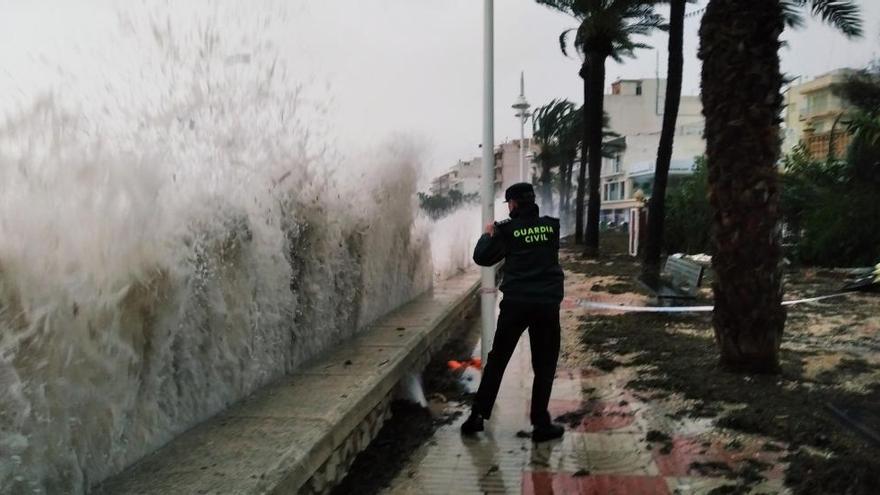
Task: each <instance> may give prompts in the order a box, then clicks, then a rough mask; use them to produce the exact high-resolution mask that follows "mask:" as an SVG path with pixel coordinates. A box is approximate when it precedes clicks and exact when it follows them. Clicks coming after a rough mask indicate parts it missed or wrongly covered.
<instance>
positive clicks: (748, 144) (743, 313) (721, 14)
mask: <svg viewBox="0 0 880 495" xmlns="http://www.w3.org/2000/svg"><path fill="white" fill-rule="evenodd" d="M803 7H809V8H810V9H811V10H812V12H813V13H814V14H816V15H818V16H819V17H821V18H823V19H824V20H825V21H827V22H829V23H830V24H832V25H834V26H836V27H838V28H839V29H840V30H841V31H843V33H844V34H846V35H848V36H858V35H860V34H861V22H860V20H859V9H858V7H857V6H856V3H855V1H854V0H761V1H749V2H743V1H742V0H710V2H709V4H708V6H707V8H706V12H705V14H704V16H703V22H702V25H701V27H700V48H699V57H700V59H701V60H702V61H703V69H702V76H701V77H702V95H703V113H704V115H705V117H706V131H705V133H706V134H705V135H706V156H707V160H708V168H709V179H708V181H709V186H708V188H709V201H710V204H711V205H712V208H713V230H714V232H713V237H714V246H715V254H714V256H713V259H712V265H713V268H714V271H715V283H714V286H713V291H714V294H715V311H714V315H713V325H714V328H715V340H716V342H717V343H718V347H719V349H720V353H721V364H722V366H724V367H726V368H728V369H734V370H741V371H747V372H773V371H776V370H778V367H779V345H780V341H781V340H782V331H783V327H784V326H785V319H786V312H785V309H784V308H783V307H782V305H781V302H782V270H781V268H780V258H781V250H780V246H779V228H778V219H779V213H780V212H779V187H778V171H777V160H778V158H779V153H780V129H779V123H780V120H779V115H780V114H781V110H782V101H783V100H782V96H781V93H780V90H781V87H782V81H783V77H782V74H781V73H780V68H779V47H780V46H781V42H780V35H781V34H782V32H783V30H784V28H785V26H786V25H789V26H797V25H799V24H801V22H802V21H801V17H800V15H799V14H800V10H801V9H802V8H803Z"/></svg>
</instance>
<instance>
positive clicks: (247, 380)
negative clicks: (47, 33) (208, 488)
mask: <svg viewBox="0 0 880 495" xmlns="http://www.w3.org/2000/svg"><path fill="white" fill-rule="evenodd" d="M144 5H146V6H147V7H144V8H147V9H149V8H152V7H150V5H152V4H151V3H150V2H147V3H145V4H144ZM164 8H165V9H166V10H167V8H168V5H165V7H164ZM213 12H214V14H212V16H211V17H210V18H208V19H200V20H199V22H197V23H188V22H189V21H186V17H185V16H184V17H183V19H184V20H178V18H177V17H175V16H172V15H171V14H170V13H169V12H165V11H161V15H157V14H156V11H149V10H148V11H146V12H141V11H135V12H134V13H131V15H130V16H127V17H125V19H124V21H125V22H123V23H122V24H121V26H122V27H121V28H120V29H121V30H122V31H124V32H123V34H122V35H120V36H119V39H113V40H110V41H108V43H106V47H107V49H108V50H119V51H122V52H124V53H123V56H118V55H117V56H114V57H111V58H112V59H114V60H116V59H125V58H131V59H132V60H133V62H132V64H133V65H132V67H131V68H130V69H129V70H128V71H126V70H125V69H120V70H119V73H116V72H114V71H113V67H105V68H104V69H105V71H107V73H106V74H104V75H107V74H110V75H111V76H112V77H107V78H106V79H101V80H100V82H101V84H100V85H99V86H100V88H98V89H95V88H92V89H84V88H80V87H79V86H77V85H76V84H71V85H60V86H59V88H58V89H57V90H56V91H54V92H53V93H49V94H46V95H44V96H42V97H40V98H37V99H35V100H32V102H31V103H24V104H22V105H21V107H20V109H19V110H18V111H16V112H13V113H10V114H8V115H7V116H6V117H5V119H4V122H3V124H2V126H0V459H2V460H3V462H0V493H8V492H12V493H18V492H28V493H82V492H85V491H87V490H88V489H89V487H91V486H93V485H94V484H96V483H98V482H99V481H101V480H102V479H104V478H106V477H107V476H110V475H113V474H115V473H117V472H119V471H120V470H121V469H123V468H124V467H125V466H127V465H129V464H131V463H132V462H134V461H135V460H137V459H138V458H140V457H142V456H143V455H145V454H146V453H148V452H150V451H152V450H154V449H156V448H157V447H159V446H161V445H162V444H164V443H165V442H167V441H169V440H170V439H172V438H173V437H174V436H175V435H177V434H179V433H180V432H182V431H184V430H186V429H187V428H189V427H191V426H193V425H194V424H196V423H198V422H199V421H202V420H204V419H206V418H207V417H210V416H211V415H213V414H215V413H217V412H219V411H220V410H222V409H224V408H225V407H227V406H228V405H230V404H231V403H233V402H235V401H236V400H238V399H240V398H242V397H243V396H245V395H247V394H248V393H250V392H252V391H253V390H255V389H256V388H258V387H260V386H261V385H264V384H266V383H268V382H269V381H271V380H273V379H275V378H277V377H279V376H280V375H281V374H283V373H285V372H289V371H291V370H294V369H296V368H297V367H298V366H300V365H301V364H302V363H303V362H304V361H305V360H307V359H309V358H311V357H312V356H315V355H316V354H317V353H318V352H320V351H321V350H323V349H326V348H327V347H328V346H330V345H332V344H333V343H335V342H339V341H341V340H343V339H345V338H347V337H350V336H351V335H352V334H353V333H354V332H356V331H357V329H359V328H362V327H363V326H364V325H365V324H367V323H369V322H370V321H371V320H373V319H375V318H376V317H378V316H379V315H381V314H382V313H384V312H386V311H387V310H389V309H391V308H393V307H395V306H397V305H399V304H401V303H402V302H404V301H406V300H408V299H410V298H412V297H414V296H416V295H418V294H419V293H420V292H422V291H424V290H426V289H427V288H428V287H429V286H430V283H431V275H432V274H431V270H432V269H431V260H430V254H429V253H430V250H429V248H428V238H427V235H428V232H427V229H426V228H425V226H424V224H421V223H420V222H419V221H417V220H416V219H415V212H414V206H413V197H414V192H415V184H416V178H417V173H418V172H417V169H418V161H419V149H418V146H416V145H411V144H408V143H406V142H405V141H402V140H400V139H398V140H395V142H394V143H393V144H388V145H379V146H377V148H376V150H375V152H374V153H372V154H371V155H369V156H367V157H359V156H351V155H349V156H346V155H345V154H343V153H339V152H338V151H331V150H332V146H331V143H332V140H331V139H330V138H329V137H327V136H326V135H325V134H324V133H325V132H326V125H323V124H322V123H321V122H322V120H321V115H322V112H323V111H324V109H323V108H322V107H321V106H322V105H321V102H320V97H317V98H316V97H314V96H313V95H310V94H309V90H308V88H306V87H305V86H303V85H301V84H299V83H297V82H296V81H293V80H291V79H290V78H289V77H288V76H287V75H286V71H285V66H284V63H283V62H282V61H280V60H279V58H278V56H277V52H275V51H273V49H272V43H270V42H269V41H267V40H261V39H256V38H259V37H258V36H257V37H256V38H254V36H250V35H253V34H254V33H261V32H264V31H263V30H261V29H260V28H262V27H265V23H266V22H269V21H267V20H266V19H265V18H260V19H259V20H258V22H257V21H254V22H256V24H257V25H248V22H250V21H249V20H248V19H249V18H248V17H247V16H246V15H241V14H242V13H241V12H233V13H230V12H226V11H224V10H223V9H222V8H218V9H216V10H214V11H213ZM224 12H225V13H224ZM266 17H271V16H266ZM219 20H222V21H223V22H222V23H220V21H219ZM220 24H223V29H222V30H221V29H220V28H219V25H220ZM235 29H239V30H240V31H242V32H243V33H247V34H249V36H235V37H233V36H230V35H229V32H230V30H235ZM269 31H271V30H270V29H266V30H265V32H269ZM221 34H222V35H221ZM239 34H240V33H239ZM126 50H127V51H126ZM66 70H68V71H75V70H76V68H72V69H71V68H68V69H66ZM72 73H75V72H72Z"/></svg>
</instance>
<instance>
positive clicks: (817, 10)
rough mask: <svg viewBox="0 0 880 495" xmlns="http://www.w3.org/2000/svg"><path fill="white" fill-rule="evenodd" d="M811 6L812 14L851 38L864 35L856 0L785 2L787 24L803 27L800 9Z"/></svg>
mask: <svg viewBox="0 0 880 495" xmlns="http://www.w3.org/2000/svg"><path fill="white" fill-rule="evenodd" d="M807 5H809V7H810V12H811V13H812V14H813V15H814V16H816V17H819V18H820V19H822V20H823V21H825V22H826V23H828V24H830V25H832V26H834V27H836V28H837V29H839V30H840V31H841V32H842V33H843V34H845V35H846V36H849V37H858V36H861V35H862V16H861V9H860V8H859V6H858V4H857V2H855V1H854V0H783V2H782V9H783V15H784V16H785V20H786V23H787V24H788V25H789V26H791V27H800V26H802V25H803V18H802V17H801V14H800V9H802V8H803V7H805V6H807Z"/></svg>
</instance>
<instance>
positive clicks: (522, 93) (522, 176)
mask: <svg viewBox="0 0 880 495" xmlns="http://www.w3.org/2000/svg"><path fill="white" fill-rule="evenodd" d="M529 108H531V105H529V102H528V101H527V100H526V76H525V74H524V73H522V72H520V74H519V97H517V99H516V103H514V104H513V109H514V110H516V111H517V113H516V116H517V117H519V181H520V182H526V176H527V173H526V121H527V120H528V118H529V117H531V116H532V114H530V113H529Z"/></svg>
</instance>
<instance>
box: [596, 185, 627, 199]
mask: <svg viewBox="0 0 880 495" xmlns="http://www.w3.org/2000/svg"><path fill="white" fill-rule="evenodd" d="M625 190H626V184H625V183H624V182H623V181H621V182H608V183H606V184H605V186H604V189H603V193H604V194H603V195H602V196H603V197H604V200H605V201H620V200H622V199H624V196H625Z"/></svg>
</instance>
